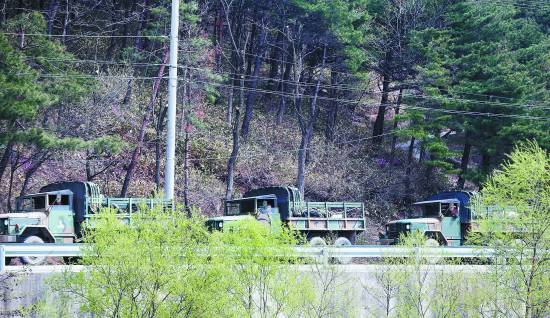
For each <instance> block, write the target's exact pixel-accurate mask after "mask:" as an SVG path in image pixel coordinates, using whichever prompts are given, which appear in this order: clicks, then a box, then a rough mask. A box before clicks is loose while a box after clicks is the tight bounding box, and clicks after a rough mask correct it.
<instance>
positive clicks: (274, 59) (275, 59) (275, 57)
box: [269, 32, 283, 90]
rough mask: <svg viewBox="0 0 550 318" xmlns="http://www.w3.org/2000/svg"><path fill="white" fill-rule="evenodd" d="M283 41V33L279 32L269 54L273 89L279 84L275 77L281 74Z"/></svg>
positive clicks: (270, 81)
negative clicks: (276, 82)
mask: <svg viewBox="0 0 550 318" xmlns="http://www.w3.org/2000/svg"><path fill="white" fill-rule="evenodd" d="M282 41H283V34H282V33H280V32H279V33H277V38H276V40H275V46H272V47H271V52H270V53H271V54H270V55H269V78H270V80H269V85H270V87H271V89H272V90H274V89H275V88H276V87H277V86H278V85H276V84H275V81H274V80H273V79H275V78H276V77H277V75H278V74H279V58H280V52H281V49H280V45H281V42H282Z"/></svg>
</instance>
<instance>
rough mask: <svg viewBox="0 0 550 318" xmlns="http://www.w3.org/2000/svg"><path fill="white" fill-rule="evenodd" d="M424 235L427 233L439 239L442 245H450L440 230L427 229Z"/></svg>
mask: <svg viewBox="0 0 550 318" xmlns="http://www.w3.org/2000/svg"><path fill="white" fill-rule="evenodd" d="M424 235H426V237H428V238H433V239H435V240H437V241H438V242H439V244H441V245H445V246H447V245H449V242H448V241H447V239H446V238H445V236H444V235H443V233H441V232H439V231H426V232H424Z"/></svg>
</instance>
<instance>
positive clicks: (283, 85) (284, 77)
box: [277, 52, 292, 125]
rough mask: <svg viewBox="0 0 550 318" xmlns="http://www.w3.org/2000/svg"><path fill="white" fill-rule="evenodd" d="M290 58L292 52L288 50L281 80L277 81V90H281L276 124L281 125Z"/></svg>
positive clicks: (284, 108)
mask: <svg viewBox="0 0 550 318" xmlns="http://www.w3.org/2000/svg"><path fill="white" fill-rule="evenodd" d="M291 58H292V54H291V53H290V52H289V53H288V54H287V56H286V62H285V71H284V73H283V74H282V78H281V81H280V82H279V91H280V92H281V99H280V103H279V109H277V125H281V124H282V123H283V118H284V115H285V111H286V97H285V96H284V95H285V93H286V90H287V84H286V83H287V81H288V80H289V78H290V71H291V70H292V63H291V61H290V59H291Z"/></svg>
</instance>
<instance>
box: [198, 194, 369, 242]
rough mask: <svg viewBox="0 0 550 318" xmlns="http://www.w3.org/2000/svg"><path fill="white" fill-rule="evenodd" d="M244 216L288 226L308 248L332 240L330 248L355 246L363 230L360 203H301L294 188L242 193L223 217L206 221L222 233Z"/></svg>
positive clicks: (227, 205) (362, 210) (228, 207)
mask: <svg viewBox="0 0 550 318" xmlns="http://www.w3.org/2000/svg"><path fill="white" fill-rule="evenodd" d="M247 217H249V218H250V217H254V218H256V219H257V220H258V221H261V222H265V223H268V224H269V225H270V226H272V227H274V228H276V227H278V226H280V225H281V224H285V225H288V226H291V227H292V228H293V229H296V230H297V231H299V232H300V233H303V234H304V236H305V237H306V238H307V239H308V241H309V243H310V244H311V245H326V244H327V239H328V238H329V237H334V238H335V239H334V242H333V244H334V245H337V246H338V245H340V246H346V245H352V244H354V243H355V238H356V236H357V234H358V233H361V232H363V231H364V230H365V224H366V220H365V207H364V205H363V203H360V202H307V201H303V200H301V196H300V192H299V190H298V189H296V188H294V187H288V186H275V187H265V188H260V189H255V190H251V191H248V192H246V193H245V194H244V195H243V198H241V199H236V200H229V201H226V202H225V211H224V215H223V216H220V217H213V218H210V219H208V221H207V226H208V228H209V229H211V230H223V229H224V228H227V227H228V226H231V222H234V221H236V220H240V219H243V218H247Z"/></svg>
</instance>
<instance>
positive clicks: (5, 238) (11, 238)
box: [0, 235, 17, 243]
mask: <svg viewBox="0 0 550 318" xmlns="http://www.w3.org/2000/svg"><path fill="white" fill-rule="evenodd" d="M0 243H17V236H16V235H0Z"/></svg>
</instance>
